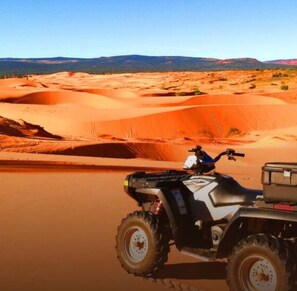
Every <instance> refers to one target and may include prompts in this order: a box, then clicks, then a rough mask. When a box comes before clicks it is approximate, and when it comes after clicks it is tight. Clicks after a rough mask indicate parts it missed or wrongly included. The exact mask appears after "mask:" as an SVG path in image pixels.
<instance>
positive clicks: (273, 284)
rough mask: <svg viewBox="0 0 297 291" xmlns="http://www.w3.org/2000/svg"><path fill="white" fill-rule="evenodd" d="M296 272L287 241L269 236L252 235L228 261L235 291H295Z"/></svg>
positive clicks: (241, 243) (238, 247) (230, 283)
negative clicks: (294, 277) (294, 276)
mask: <svg viewBox="0 0 297 291" xmlns="http://www.w3.org/2000/svg"><path fill="white" fill-rule="evenodd" d="M293 273H294V272H293V263H291V259H290V257H289V251H288V247H287V246H286V245H285V243H284V242H283V241H281V240H280V239H277V238H275V237H272V236H269V235H265V234H258V235H250V236H249V237H247V238H246V239H243V240H242V241H240V242H239V243H238V244H237V246H236V247H235V248H234V250H233V252H232V254H231V255H230V256H229V258H228V266H227V283H228V285H229V287H230V289H231V290H233V291H285V290H293V289H292V285H293V284H294V280H293V275H294V274H293Z"/></svg>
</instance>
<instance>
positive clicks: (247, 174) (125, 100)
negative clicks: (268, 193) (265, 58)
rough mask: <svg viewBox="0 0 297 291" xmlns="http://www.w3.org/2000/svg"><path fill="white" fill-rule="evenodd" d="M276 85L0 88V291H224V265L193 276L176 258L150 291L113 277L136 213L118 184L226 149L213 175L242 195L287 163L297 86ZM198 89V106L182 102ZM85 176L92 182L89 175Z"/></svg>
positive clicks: (38, 79)
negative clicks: (123, 230)
mask: <svg viewBox="0 0 297 291" xmlns="http://www.w3.org/2000/svg"><path fill="white" fill-rule="evenodd" d="M277 72H279V71H277ZM274 73H275V72H274V71H272V70H265V71H236V72H231V71H229V72H181V73H178V72H170V73H151V74H145V73H141V74H115V75H89V74H85V73H68V72H61V73H58V74H51V75H45V76H28V78H20V79H17V78H14V79H6V80H0V101H1V100H2V102H0V112H1V116H3V118H1V119H0V131H1V133H0V160H2V167H0V171H1V175H0V177H1V187H2V189H4V191H3V193H2V196H1V211H0V213H1V215H2V217H0V219H1V220H2V221H3V225H2V229H3V233H2V234H3V236H2V240H1V250H2V253H1V258H2V263H3V264H2V269H1V272H0V276H1V280H0V289H3V290H16V289H17V288H18V289H22V290H24V288H25V289H26V288H27V290H31V289H32V286H36V288H37V289H40V290H41V289H42V288H43V287H44V286H45V284H46V285H47V286H49V288H50V289H51V290H57V291H58V290H59V291H60V290H61V291H64V290H66V289H67V288H68V289H69V290H85V289H86V288H87V289H88V288H89V289H90V290H91V289H92V290H93V289H94V290H95V289H96V290H99V289H100V288H101V289H102V288H103V289H104V288H105V289H106V290H108V289H111V290H124V289H123V288H126V290H134V289H136V288H140V289H142V290H152V289H154V290H162V289H163V287H164V285H166V284H165V283H166V282H167V287H168V286H171V287H172V286H174V285H175V286H177V289H190V287H191V288H196V290H209V291H214V290H227V286H226V283H225V280H224V278H225V277H224V276H225V271H224V270H225V269H224V265H218V264H217V263H214V264H213V265H211V266H210V265H209V264H206V263H205V264H202V265H201V264H200V263H199V264H198V263H197V261H196V260H194V259H189V258H186V257H184V256H181V255H179V254H178V253H177V252H176V251H174V248H172V252H171V254H170V260H169V262H168V264H167V269H166V268H165V269H166V270H167V271H166V270H165V271H164V273H162V274H161V278H160V279H158V280H157V282H152V281H143V280H142V279H140V278H135V277H133V276H130V275H128V274H126V272H125V271H124V270H122V269H121V267H120V264H119V263H118V262H117V260H116V255H115V251H114V235H115V233H116V227H117V225H118V224H119V223H120V220H121V219H122V218H123V217H124V215H126V214H127V213H128V212H131V211H133V210H135V209H136V208H137V206H136V205H135V203H134V202H133V201H131V200H130V199H128V197H126V195H124V197H123V195H122V194H123V190H122V183H123V180H124V177H125V175H126V174H127V173H128V172H130V171H132V170H133V171H134V170H137V169H138V170H139V169H141V170H143V169H150V170H156V169H157V168H159V169H162V170H164V169H165V168H166V169H167V168H178V169H181V167H182V161H183V160H184V158H185V157H186V156H187V154H188V152H187V149H188V148H191V147H192V146H193V145H195V144H200V143H203V147H204V148H205V149H206V150H207V152H209V154H210V155H212V156H214V155H216V154H218V153H219V152H221V151H222V150H224V149H225V148H226V147H230V146H236V150H237V151H239V152H245V153H246V158H245V159H242V158H239V159H238V161H237V162H236V163H234V162H230V161H228V160H227V159H222V160H221V161H220V163H219V165H218V168H217V169H218V171H221V172H223V173H227V174H230V175H232V176H234V177H235V178H236V179H238V181H239V182H240V183H241V184H243V185H244V186H246V187H260V186H261V185H260V173H261V166H262V165H263V163H264V162H267V161H291V162H292V161H295V162H296V161H297V153H296V145H297V134H296V129H297V115H296V112H297V111H296V109H297V107H296V106H297V104H296V101H295V100H296V92H297V91H296V90H297V85H296V84H297V82H296V81H297V77H295V75H294V73H292V72H287V71H286V74H287V75H288V77H286V78H285V79H284V80H282V79H281V78H277V79H275V78H274V77H273V74H274ZM282 82H285V83H286V84H288V86H289V90H287V91H282V90H281V89H280V85H281V84H282ZM272 83H273V85H272ZM251 84H253V86H251ZM197 86H199V89H200V90H201V91H202V92H205V93H207V94H205V95H201V96H194V95H193V96H179V95H183V94H190V93H191V92H193V88H194V87H195V88H196V87H197ZM189 92H190V93H189ZM238 93H241V94H238ZM173 95H176V96H173ZM3 101H6V102H3ZM8 102H9V103H8ZM20 119H22V120H23V122H20V121H19V120H20ZM56 134H59V135H61V136H62V137H63V138H62V139H59V138H58V137H57V136H55V135H56ZM10 152H13V153H10ZM16 152H18V153H16ZM33 153H34V154H33ZM38 153H47V155H39V154H38ZM49 154H51V155H49ZM9 155H10V156H9ZM58 155H59V156H58ZM78 156H80V157H78ZM16 160H17V163H16V165H15V166H13V163H14V161H16ZM57 161H59V163H60V164H59V165H60V167H57V165H56V164H55V163H56V162H57ZM168 161H170V162H168ZM172 161H179V163H178V164H177V163H172ZM30 162H31V163H30ZM5 163H6V164H5ZM34 163H35V164H34ZM36 163H38V164H39V166H40V167H37V168H34V169H32V167H33V166H34V165H35V166H36ZM78 164H81V165H82V168H81V169H80V168H79V167H78V168H77V165H78ZM42 165H43V166H42ZM74 165H76V166H75V167H72V166H74ZM94 165H96V167H94V169H96V171H97V170H98V172H94V173H90V172H86V171H89V170H90V169H92V166H94ZM67 166H69V169H71V170H69V171H68V170H67ZM87 166H90V168H87ZM30 167H31V168H30ZM99 168H100V169H99ZM30 171H32V173H31V172H30ZM47 171H48V172H47ZM79 171H81V172H79ZM120 171H123V172H120ZM107 218H108V219H107ZM49 246H50V247H49ZM185 262H187V263H186V264H185ZM214 271H215V272H214ZM16 278H17V280H16ZM189 278H190V279H189ZM214 279H215V280H214ZM171 280H172V281H171ZM182 283H185V284H186V285H187V286H186V287H184V286H181V284H182ZM1 284H2V285H1ZM2 287H3V288H2ZM98 288H99V289H98ZM190 290H192V289H190ZM194 290H195V289H194Z"/></svg>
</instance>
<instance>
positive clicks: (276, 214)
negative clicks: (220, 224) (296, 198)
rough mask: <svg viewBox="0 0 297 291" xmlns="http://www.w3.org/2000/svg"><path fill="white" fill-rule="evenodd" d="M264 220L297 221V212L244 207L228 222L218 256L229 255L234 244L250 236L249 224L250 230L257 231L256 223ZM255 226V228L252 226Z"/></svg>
mask: <svg viewBox="0 0 297 291" xmlns="http://www.w3.org/2000/svg"><path fill="white" fill-rule="evenodd" d="M263 221H266V222H267V221H278V222H279V221H283V222H294V223H297V212H295V211H282V210H278V209H273V208H256V207H242V208H240V209H239V210H238V211H237V212H236V213H235V214H234V216H233V217H232V219H231V220H230V222H229V223H228V225H227V227H226V228H225V231H224V233H223V236H222V238H221V241H220V244H219V247H218V251H217V258H223V257H226V256H228V255H229V253H230V252H231V251H232V249H233V246H234V245H235V244H236V243H237V242H238V241H240V240H241V239H242V238H244V237H246V236H248V235H249V234H250V232H247V230H246V229H245V228H246V227H247V226H248V227H249V230H252V231H253V230H254V231H255V233H256V232H257V231H259V229H256V224H258V225H259V224H261V222H263ZM251 226H255V228H254V229H253V228H251Z"/></svg>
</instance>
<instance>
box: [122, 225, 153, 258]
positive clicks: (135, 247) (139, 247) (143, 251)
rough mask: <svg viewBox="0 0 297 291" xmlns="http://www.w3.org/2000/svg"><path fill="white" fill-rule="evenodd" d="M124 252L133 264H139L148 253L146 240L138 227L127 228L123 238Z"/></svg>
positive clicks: (144, 234)
mask: <svg viewBox="0 0 297 291" xmlns="http://www.w3.org/2000/svg"><path fill="white" fill-rule="evenodd" d="M124 244H125V251H126V254H127V255H128V257H129V258H130V260H131V261H132V262H134V263H139V262H141V261H142V260H143V259H144V258H145V257H146V255H147V252H148V238H147V235H146V233H145V232H144V231H143V229H141V228H140V227H131V228H129V229H128V230H127V231H126V233H125V237H124Z"/></svg>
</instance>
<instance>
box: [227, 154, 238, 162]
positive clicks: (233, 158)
mask: <svg viewBox="0 0 297 291" xmlns="http://www.w3.org/2000/svg"><path fill="white" fill-rule="evenodd" d="M228 160H230V161H236V159H235V157H234V156H229V155H228Z"/></svg>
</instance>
